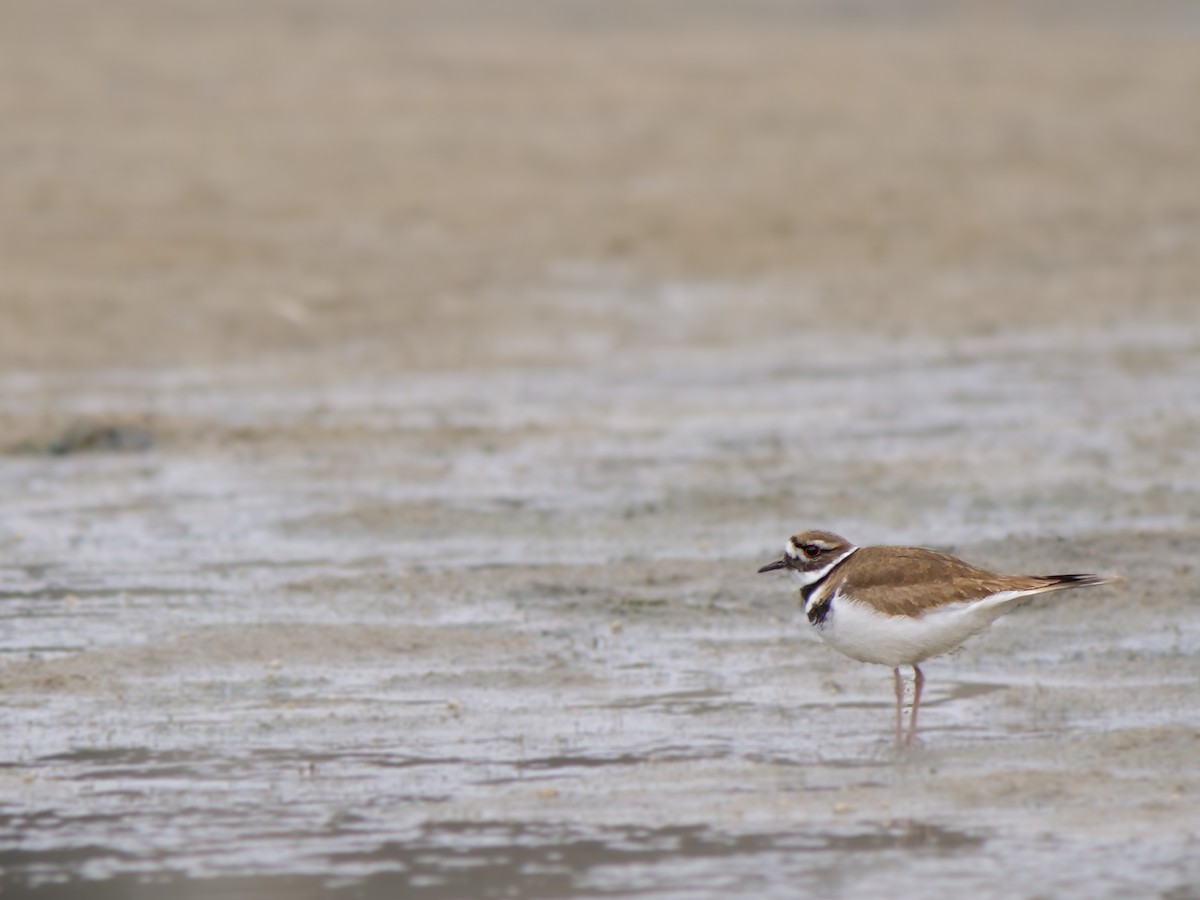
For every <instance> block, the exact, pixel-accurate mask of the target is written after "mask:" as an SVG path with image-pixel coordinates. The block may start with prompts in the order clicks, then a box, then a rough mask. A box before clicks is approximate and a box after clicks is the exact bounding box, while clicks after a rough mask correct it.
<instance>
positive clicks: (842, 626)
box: [810, 590, 1041, 668]
mask: <svg viewBox="0 0 1200 900" xmlns="http://www.w3.org/2000/svg"><path fill="white" fill-rule="evenodd" d="M818 593H821V592H820V591H818ZM1038 593H1041V591H1038V590H1033V591H1000V592H999V593H996V594H992V595H991V596H989V597H984V598H983V599H981V600H975V601H973V602H971V603H956V604H951V605H948V606H941V607H938V608H937V609H934V610H930V611H929V612H926V613H924V614H922V615H920V616H889V615H885V614H884V613H881V612H878V611H877V610H875V609H873V608H872V607H870V606H867V605H866V604H865V603H859V602H857V601H855V600H852V599H850V598H849V597H846V596H845V595H843V594H842V593H841V592H840V591H838V592H835V593H834V595H833V597H832V598H831V600H830V607H831V608H830V613H829V615H828V616H826V617H825V620H824V621H823V622H822V624H821V625H820V626H818V627H817V633H818V634H819V635H820V636H821V639H822V640H824V641H825V643H827V644H829V646H831V647H833V649H835V650H837V651H839V652H841V653H844V654H846V656H849V657H850V658H851V659H857V660H859V661H860V662H869V663H879V664H880V665H884V666H891V667H893V668H895V667H896V666H911V665H915V664H916V663H919V662H922V661H923V660H926V659H929V658H930V657H933V656H938V655H940V654H942V653H949V652H950V651H951V650H953V649H955V648H956V647H958V646H959V645H960V644H962V642H963V641H965V640H966V639H967V638H969V637H971V636H973V635H976V634H979V633H980V632H981V631H983V630H984V629H986V628H987V627H988V626H989V625H991V624H992V622H994V621H996V619H998V618H999V617H1000V616H1002V615H1004V613H1006V612H1008V611H1009V610H1011V609H1013V608H1014V607H1015V606H1016V604H1015V603H1014V602H1013V601H1015V600H1019V599H1021V598H1022V597H1028V596H1031V595H1033V594H1038ZM813 599H815V598H813ZM810 602H811V601H810Z"/></svg>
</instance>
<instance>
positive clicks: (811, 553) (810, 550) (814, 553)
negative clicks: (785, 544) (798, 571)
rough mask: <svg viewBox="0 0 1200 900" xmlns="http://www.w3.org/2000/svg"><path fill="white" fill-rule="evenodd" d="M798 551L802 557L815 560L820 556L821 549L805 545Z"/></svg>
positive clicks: (812, 545) (814, 545) (813, 545)
mask: <svg viewBox="0 0 1200 900" xmlns="http://www.w3.org/2000/svg"><path fill="white" fill-rule="evenodd" d="M800 549H801V550H802V551H803V552H804V555H805V556H807V557H808V558H809V559H816V558H817V557H818V556H820V555H821V548H820V547H818V546H817V545H816V544H805V545H804V546H803V547H801V548H800Z"/></svg>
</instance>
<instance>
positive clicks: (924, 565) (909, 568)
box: [839, 547, 1067, 616]
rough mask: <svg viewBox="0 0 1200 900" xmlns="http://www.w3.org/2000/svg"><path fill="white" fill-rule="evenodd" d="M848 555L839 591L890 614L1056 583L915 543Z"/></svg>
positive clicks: (906, 613) (1049, 587)
mask: <svg viewBox="0 0 1200 900" xmlns="http://www.w3.org/2000/svg"><path fill="white" fill-rule="evenodd" d="M851 559H853V560H854V562H855V565H854V567H853V569H852V571H850V572H847V574H846V578H845V580H844V581H843V582H842V584H840V585H839V587H840V588H841V590H842V592H843V593H846V594H851V595H852V596H853V597H854V599H856V600H858V601H859V602H861V603H866V604H868V605H869V606H872V607H874V608H875V609H877V610H879V611H880V612H881V613H884V614H886V615H889V616H913V615H919V614H920V613H921V612H923V611H926V610H930V609H936V608H937V607H939V606H946V605H948V604H951V603H969V602H971V601H972V600H982V599H983V598H984V597H987V596H988V595H989V594H995V593H997V592H999V591H1035V590H1038V589H1039V588H1040V589H1043V590H1053V589H1054V588H1055V585H1054V583H1053V581H1052V580H1051V579H1047V578H1041V577H1038V576H1034V575H999V574H997V573H995V572H989V571H987V570H986V569H979V568H976V567H975V566H972V565H970V564H968V563H965V562H963V561H962V560H961V559H958V558H957V557H954V556H950V555H948V554H946V553H938V552H937V551H936V550H924V549H922V548H919V547H863V548H862V549H860V550H859V551H858V552H856V553H855V554H854V556H852V557H851ZM1061 586H1062V587H1066V586H1067V585H1061Z"/></svg>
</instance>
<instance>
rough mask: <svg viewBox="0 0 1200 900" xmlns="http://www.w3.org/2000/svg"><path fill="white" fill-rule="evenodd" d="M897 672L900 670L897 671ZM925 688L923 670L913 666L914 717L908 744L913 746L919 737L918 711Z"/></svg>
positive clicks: (910, 721) (911, 718)
mask: <svg viewBox="0 0 1200 900" xmlns="http://www.w3.org/2000/svg"><path fill="white" fill-rule="evenodd" d="M896 671H897V672H899V671H900V670H899V669H897V670H896ZM923 687H925V676H924V675H922V674H921V669H920V668H919V667H918V666H913V705H912V716H911V717H910V718H909V720H908V740H906V741H905V743H906V744H911V743H912V742H913V738H915V737H916V736H917V710H918V709H920V708H921V688H923Z"/></svg>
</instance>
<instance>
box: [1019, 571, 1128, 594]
mask: <svg viewBox="0 0 1200 900" xmlns="http://www.w3.org/2000/svg"><path fill="white" fill-rule="evenodd" d="M1038 577H1039V579H1040V580H1042V581H1044V582H1045V583H1046V587H1045V588H1044V590H1047V591H1057V590H1064V589H1066V588H1074V587H1089V586H1091V585H1094V584H1112V583H1113V582H1115V581H1120V580H1121V576H1120V575H1082V574H1078V575H1040V576H1038Z"/></svg>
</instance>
